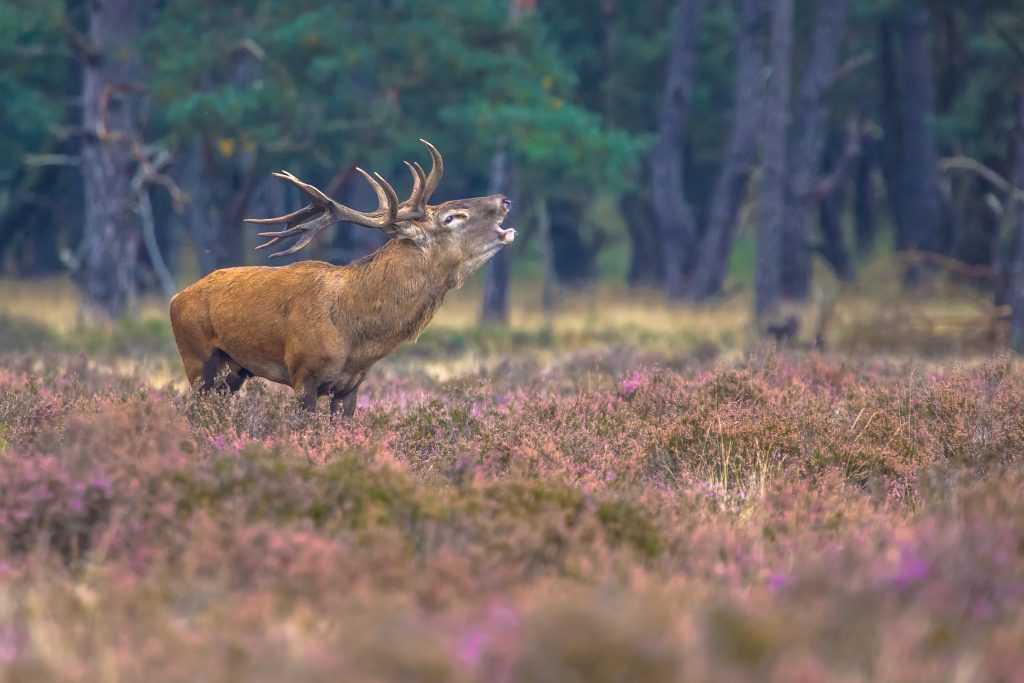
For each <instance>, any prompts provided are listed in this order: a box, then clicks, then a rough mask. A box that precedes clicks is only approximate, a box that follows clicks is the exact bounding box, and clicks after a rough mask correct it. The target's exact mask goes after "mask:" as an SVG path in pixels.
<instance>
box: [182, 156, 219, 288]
mask: <svg viewBox="0 0 1024 683" xmlns="http://www.w3.org/2000/svg"><path fill="white" fill-rule="evenodd" d="M181 170H182V172H181V186H182V187H183V188H184V189H185V191H186V192H188V195H189V200H190V201H189V205H188V215H187V220H188V229H189V234H190V236H191V238H192V247H193V249H195V253H196V265H197V266H198V267H199V275H200V276H203V275H207V274H208V273H211V272H213V271H215V270H217V269H218V268H223V267H224V266H226V265H228V262H227V245H226V244H225V242H224V239H223V235H222V234H221V233H222V230H221V218H220V214H219V212H218V211H217V203H216V199H215V197H214V185H213V183H212V182H211V179H210V178H209V177H208V175H207V172H206V164H205V163H204V161H203V145H202V143H201V142H200V141H199V140H191V141H189V143H188V144H187V145H186V147H185V149H184V151H183V153H182V159H181Z"/></svg>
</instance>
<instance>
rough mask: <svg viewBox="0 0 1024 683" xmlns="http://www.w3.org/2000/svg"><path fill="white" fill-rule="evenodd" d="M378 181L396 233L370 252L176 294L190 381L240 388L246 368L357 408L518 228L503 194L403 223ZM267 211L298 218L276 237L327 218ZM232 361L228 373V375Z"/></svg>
mask: <svg viewBox="0 0 1024 683" xmlns="http://www.w3.org/2000/svg"><path fill="white" fill-rule="evenodd" d="M430 149H431V150H432V152H434V151H436V150H433V148H430ZM439 156H440V155H437V156H436V157H435V169H437V167H438V166H439ZM416 168H418V166H417V167H416ZM434 175H435V172H434V171H432V172H431V177H432V178H433V177H434ZM414 176H415V177H416V178H417V179H419V180H420V182H418V183H416V186H417V187H420V188H421V189H422V188H423V187H428V186H429V182H427V181H428V180H429V179H426V178H425V176H424V175H423V174H422V171H421V172H420V173H419V174H416V173H415V172H414ZM296 180H297V179H296ZM380 180H381V181H382V182H383V179H380ZM299 182H301V181H299ZM371 182H372V181H371ZM306 187H311V186H306ZM374 187H375V189H377V188H378V187H381V190H382V192H381V193H378V196H381V194H383V195H384V197H383V198H382V201H381V204H382V209H380V210H378V213H380V212H382V211H383V212H388V214H389V215H390V221H389V223H388V225H389V226H394V225H395V224H397V227H395V228H394V230H393V232H394V234H393V239H391V240H390V241H388V242H387V243H386V244H385V245H384V246H383V247H381V248H380V249H379V250H378V251H376V252H375V253H373V254H371V255H370V256H368V257H365V258H363V259H360V260H359V261H355V262H353V263H351V264H349V265H347V266H334V265H331V264H329V263H324V262H322V261H303V262H299V263H293V264H291V265H287V266H282V267H277V268H273V267H267V266H246V267H239V268H226V269H223V270H218V271H215V272H213V273H210V274H209V275H207V276H206V277H204V278H203V279H201V280H199V281H198V282H196V283H195V284H193V285H191V286H189V287H187V288H186V289H184V290H183V291H182V292H180V293H179V294H178V295H176V296H175V297H174V298H173V299H172V300H171V311H170V314H171V326H172V328H173V330H174V338H175V341H176V343H177V345H178V349H179V351H180V353H181V358H182V362H183V363H184V365H185V373H186V376H187V377H188V379H189V382H190V383H192V384H193V385H194V386H198V387H199V388H201V389H204V390H209V389H215V388H227V389H228V390H229V391H231V392H234V391H237V390H238V389H239V388H240V387H241V385H242V383H243V382H244V381H245V380H246V379H247V378H248V377H251V376H258V377H264V378H266V379H269V380H272V381H274V382H279V383H281V384H286V385H288V386H291V387H293V388H294V389H295V392H296V396H297V397H298V398H299V400H300V401H301V402H302V404H303V405H304V406H306V407H307V408H310V409H313V408H315V406H316V400H317V397H319V396H324V395H329V396H330V397H331V410H332V412H334V411H335V410H337V408H338V407H339V405H344V413H345V415H351V414H352V413H353V412H354V410H355V400H356V392H357V390H358V388H359V385H360V383H361V382H362V381H363V379H364V378H365V377H366V373H367V372H368V371H369V369H370V368H371V367H372V366H373V364H374V363H376V362H377V361H378V360H380V359H381V358H383V357H384V356H386V355H388V354H389V353H391V352H392V351H393V350H394V349H395V348H396V347H397V346H398V345H399V344H401V343H402V342H403V341H406V340H409V339H413V338H415V337H416V336H418V335H419V333H420V332H421V331H422V330H423V328H424V327H426V325H427V324H428V323H429V322H430V320H431V319H432V318H433V316H434V313H435V312H436V311H437V309H438V307H440V305H441V303H442V302H443V301H444V296H445V294H446V293H447V292H448V290H450V289H451V288H453V287H458V286H461V284H462V283H463V281H464V280H465V278H466V277H468V276H469V275H470V274H471V273H472V272H473V271H474V270H476V269H477V268H479V267H480V266H481V265H482V264H483V263H484V262H486V261H487V260H488V259H489V258H490V257H491V256H493V255H494V253H496V252H497V251H498V249H500V248H501V247H502V246H504V245H506V244H509V243H511V242H512V239H513V238H514V235H515V231H514V230H511V229H503V228H501V227H500V223H501V220H502V219H503V218H504V216H505V214H507V213H508V209H509V205H510V202H509V201H508V200H507V199H506V198H505V197H502V196H492V197H479V198H475V199H467V200H458V201H454V202H446V203H445V204H441V205H439V206H436V207H435V206H431V207H427V206H425V203H424V204H423V205H422V208H421V209H420V212H421V213H422V217H420V218H416V219H407V220H406V221H404V223H405V224H404V225H403V221H400V220H396V214H397V216H398V217H399V218H400V217H401V214H399V213H398V212H397V209H398V208H400V207H401V206H405V204H403V205H397V202H396V201H394V199H393V198H391V199H389V198H388V197H387V195H388V194H391V195H393V192H394V191H393V190H391V192H390V193H388V192H387V191H386V190H384V188H383V187H382V186H380V185H379V184H374ZM300 189H302V188H301V187H300ZM387 189H388V190H390V186H387ZM312 190H313V191H316V190H315V188H312ZM304 191H306V190H304ZM316 192H318V191H316ZM307 194H310V196H314V195H312V194H311V193H310V192H307ZM413 194H414V197H415V195H416V188H415V187H414V191H413ZM326 201H332V200H329V199H327V200H326ZM410 201H411V200H410ZM386 202H390V205H389V206H387V207H386V208H385V207H384V205H385V203H386ZM315 204H316V199H314V205H315ZM396 205H397V206H396ZM338 206H340V205H338ZM342 208H345V209H347V207H342ZM297 215H298V218H296V216H297ZM363 215H370V214H363ZM311 216H312V218H311ZM370 216H373V215H370ZM346 218H347V217H346ZM271 220H272V221H275V222H283V223H286V224H289V225H291V224H292V222H295V223H296V224H297V227H292V228H290V229H289V230H285V231H282V232H280V233H265V234H267V235H268V236H270V237H272V238H273V239H272V242H274V241H277V240H278V239H280V236H281V235H284V236H285V237H288V236H294V235H297V234H301V233H302V232H303V230H301V228H303V223H307V224H308V223H311V222H314V221H318V225H319V226H320V227H316V229H322V228H323V227H326V226H327V225H329V224H330V223H327V222H325V219H324V218H322V215H321V214H319V213H316V214H314V213H313V212H311V211H310V207H306V208H305V209H300V210H299V211H298V212H295V213H294V214H290V215H289V216H285V217H282V218H281V219H269V220H268V221H265V222H269V221H271ZM366 220H370V219H366ZM378 220H379V218H378ZM285 233H287V234H285ZM306 242H308V239H305V238H304V241H303V242H300V243H299V245H298V246H297V247H293V249H292V250H290V251H294V250H296V249H297V248H301V246H304V244H305V243H306ZM225 368H227V375H226V377H224V379H223V380H220V379H219V377H220V376H221V375H222V374H223V372H224V369H225ZM221 381H222V382H223V383H222V384H220V385H219V384H218V383H219V382H221Z"/></svg>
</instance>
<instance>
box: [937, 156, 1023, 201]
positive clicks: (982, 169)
mask: <svg viewBox="0 0 1024 683" xmlns="http://www.w3.org/2000/svg"><path fill="white" fill-rule="evenodd" d="M939 170H941V171H943V172H945V171H950V170H960V171H971V172H972V173H976V174H978V175H979V176H981V177H982V178H984V179H985V180H987V181H988V182H989V183H991V184H992V185H993V186H994V187H995V188H996V189H997V190H1000V191H1001V192H1003V193H1005V194H1007V195H1009V196H1010V198H1011V199H1014V200H1016V201H1018V202H1024V188H1020V187H1014V186H1013V183H1011V182H1010V181H1009V180H1007V179H1006V178H1004V177H1003V176H1001V175H999V174H998V173H996V172H995V171H994V170H992V168H990V167H988V166H986V165H985V164H983V163H981V162H980V161H978V160H977V159H972V158H970V157H966V156H962V155H961V156H954V157H946V158H945V159H940V160H939Z"/></svg>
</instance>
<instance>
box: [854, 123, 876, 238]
mask: <svg viewBox="0 0 1024 683" xmlns="http://www.w3.org/2000/svg"><path fill="white" fill-rule="evenodd" d="M877 147H878V146H877V144H876V143H875V141H874V140H872V139H871V138H870V137H865V139H864V141H863V150H862V152H861V155H860V158H859V159H857V165H856V167H854V172H853V222H854V226H855V229H856V239H857V255H858V256H860V257H864V256H867V255H868V254H870V253H871V252H872V251H873V250H874V248H875V235H876V233H877V226H876V225H875V220H876V218H875V201H876V199H875V191H874V188H873V187H872V185H871V172H872V170H873V169H874V165H875V155H876V153H877Z"/></svg>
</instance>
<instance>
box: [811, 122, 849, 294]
mask: <svg viewBox="0 0 1024 683" xmlns="http://www.w3.org/2000/svg"><path fill="white" fill-rule="evenodd" d="M842 154H843V139H842V136H841V135H839V134H838V133H836V132H833V133H832V134H831V135H830V136H829V141H828V146H827V147H826V149H825V160H824V166H825V168H834V167H835V166H836V165H837V164H841V163H843V162H842V161H841V160H840V156H841V155H842ZM845 198H846V194H845V193H844V192H842V191H839V190H836V191H834V192H830V193H829V194H828V196H826V197H824V198H823V199H822V200H821V202H820V206H819V208H818V211H819V220H820V223H821V245H820V247H819V248H818V251H819V252H820V253H821V256H822V257H823V258H824V259H825V260H826V261H827V262H828V264H829V266H831V267H832V270H833V271H834V272H835V274H836V277H838V278H839V279H840V280H843V281H849V280H851V279H853V264H852V261H851V259H850V251H849V249H848V248H847V246H846V239H845V237H844V236H843V228H842V215H843V205H844V204H845V202H844V199H845Z"/></svg>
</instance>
